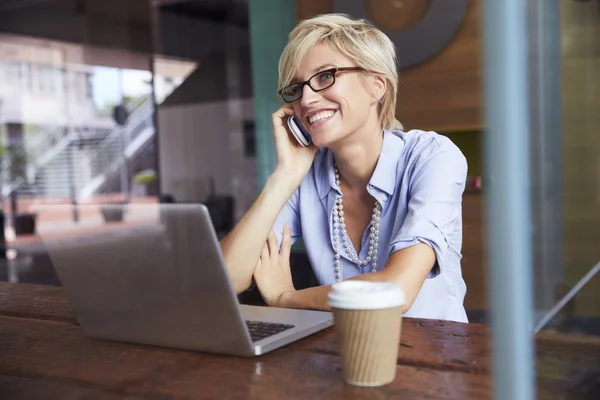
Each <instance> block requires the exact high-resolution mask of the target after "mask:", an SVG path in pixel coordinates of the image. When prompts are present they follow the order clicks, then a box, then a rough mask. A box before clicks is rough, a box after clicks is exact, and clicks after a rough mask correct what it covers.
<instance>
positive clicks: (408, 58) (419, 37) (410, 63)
mask: <svg viewBox="0 0 600 400" xmlns="http://www.w3.org/2000/svg"><path fill="white" fill-rule="evenodd" d="M371 1H376V3H374V4H373V6H382V3H383V1H387V2H389V3H390V4H388V5H387V6H389V5H391V6H392V7H394V8H396V9H398V12H402V8H403V7H404V6H405V5H407V4H409V3H410V0H371ZM420 1H423V0H420ZM468 3H469V0H429V7H428V8H427V10H426V11H425V12H424V13H423V16H422V18H421V19H420V20H418V21H416V23H414V24H412V25H411V26H409V27H407V28H406V29H403V30H389V29H385V28H383V27H381V26H380V25H379V24H378V23H377V21H374V20H373V18H371V17H370V16H369V13H368V11H367V8H366V7H365V0H334V3H333V11H334V12H336V13H344V14H349V15H350V16H352V17H354V18H364V19H366V20H368V21H370V22H371V23H373V24H374V25H376V26H378V28H380V29H381V30H382V31H383V32H385V34H386V35H387V36H388V37H389V38H390V39H391V40H392V42H394V44H395V45H396V48H397V50H398V66H399V67H400V68H409V67H414V66H417V65H419V64H422V63H424V62H425V61H427V60H429V59H431V58H432V57H433V56H435V55H436V54H438V53H439V52H440V51H441V50H442V49H443V48H444V47H445V46H446V45H447V44H448V43H450V41H451V40H452V38H453V37H454V35H455V34H456V32H457V31H458V28H459V27H460V25H461V24H462V21H463V18H464V16H465V14H466V11H467V6H468Z"/></svg>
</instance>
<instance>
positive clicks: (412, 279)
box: [275, 243, 435, 313]
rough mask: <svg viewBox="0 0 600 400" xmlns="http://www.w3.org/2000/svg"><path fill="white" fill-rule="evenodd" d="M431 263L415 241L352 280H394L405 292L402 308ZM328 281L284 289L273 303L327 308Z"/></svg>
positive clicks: (428, 249)
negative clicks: (305, 287) (307, 287)
mask: <svg viewBox="0 0 600 400" xmlns="http://www.w3.org/2000/svg"><path fill="white" fill-rule="evenodd" d="M434 264H435V253H434V251H433V249H432V248H431V247H429V246H428V245H426V244H423V243H418V244H416V245H414V246H411V247H408V248H406V249H402V250H399V251H397V252H395V253H393V254H392V255H391V256H390V258H389V260H388V262H387V264H386V266H385V268H384V269H382V270H381V271H378V272H374V273H370V274H366V275H359V276H356V277H354V278H351V279H353V280H363V281H373V282H391V283H396V284H398V285H399V286H400V287H401V288H402V290H404V293H405V295H406V303H405V304H404V306H403V308H402V312H403V313H404V312H406V311H408V310H409V309H410V307H411V306H412V303H413V302H414V301H415V299H416V298H417V294H419V290H420V289H421V286H422V285H423V282H425V279H427V276H428V275H429V272H430V271H431V268H433V265H434ZM330 290H331V285H328V286H317V287H313V288H309V289H304V290H297V291H288V292H284V293H283V294H282V295H281V296H280V297H279V299H278V301H277V302H276V303H275V305H276V306H277V307H285V308H302V309H312V310H324V311H329V310H330V309H331V308H330V307H329V305H328V304H327V295H328V294H329V291H330Z"/></svg>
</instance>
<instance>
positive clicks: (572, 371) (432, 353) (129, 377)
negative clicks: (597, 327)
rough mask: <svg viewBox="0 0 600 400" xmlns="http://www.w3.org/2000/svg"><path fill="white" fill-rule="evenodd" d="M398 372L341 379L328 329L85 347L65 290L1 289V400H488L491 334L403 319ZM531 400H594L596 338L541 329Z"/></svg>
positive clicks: (0, 285) (599, 343) (599, 385)
mask: <svg viewBox="0 0 600 400" xmlns="http://www.w3.org/2000/svg"><path fill="white" fill-rule="evenodd" d="M402 329H403V330H402V340H401V346H400V351H399V354H398V362H397V364H398V367H397V368H398V370H397V377H396V380H395V381H394V382H392V383H391V384H389V385H387V386H384V387H380V388H368V389H367V388H358V387H352V386H349V385H346V384H344V382H343V379H342V372H341V365H340V358H339V356H338V352H337V342H336V335H335V328H329V329H327V330H325V331H322V332H320V333H317V334H315V335H313V336H311V337H309V338H305V339H303V340H300V341H298V342H296V343H293V344H291V345H289V346H286V347H284V348H281V349H279V350H276V351H274V352H272V353H269V354H266V355H264V356H261V357H258V358H254V359H242V358H233V357H225V356H217V355H209V354H200V353H194V352H187V351H179V350H170V349H163V348H156V347H150V346H139V345H131V344H125V343H116V342H108V341H101V340H92V339H88V338H86V337H85V336H84V335H83V334H82V332H81V330H80V329H79V327H78V325H77V322H76V320H75V318H74V317H73V314H72V313H71V310H70V308H69V305H68V303H67V299H66V297H65V294H64V292H63V289H62V288H60V287H52V286H42V285H28V284H13V283H5V282H0V399H61V400H71V399H108V400H111V399H238V398H239V399H313V398H314V399H485V398H490V397H491V391H492V384H493V382H492V378H491V372H490V348H489V329H488V328H487V327H486V326H483V325H478V324H459V323H449V322H440V321H433V320H419V319H409V318H406V319H405V320H404V323H403V328H402ZM536 347H537V363H538V364H537V376H538V397H539V398H543V399H569V400H570V399H599V398H600V396H599V393H600V378H599V376H600V339H598V338H593V337H577V336H571V335H564V334H552V333H542V334H541V335H539V337H538V339H537V346H536Z"/></svg>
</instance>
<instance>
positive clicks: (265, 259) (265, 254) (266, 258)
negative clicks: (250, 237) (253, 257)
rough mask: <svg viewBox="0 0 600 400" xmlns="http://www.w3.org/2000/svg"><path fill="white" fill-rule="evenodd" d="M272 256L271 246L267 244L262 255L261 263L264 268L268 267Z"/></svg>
mask: <svg viewBox="0 0 600 400" xmlns="http://www.w3.org/2000/svg"><path fill="white" fill-rule="evenodd" d="M270 259H271V256H270V255H269V246H268V245H267V244H266V243H265V245H264V246H263V248H262V251H261V253H260V260H259V261H260V262H261V264H262V265H263V266H267V265H268V263H269V260H270Z"/></svg>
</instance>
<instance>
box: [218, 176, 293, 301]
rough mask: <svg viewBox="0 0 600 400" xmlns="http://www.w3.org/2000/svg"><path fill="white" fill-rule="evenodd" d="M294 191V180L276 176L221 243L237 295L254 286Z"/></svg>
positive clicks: (268, 182)
mask: <svg viewBox="0 0 600 400" xmlns="http://www.w3.org/2000/svg"><path fill="white" fill-rule="evenodd" d="M294 190H295V187H294V185H293V184H292V183H290V179H286V177H285V176H282V175H278V174H277V173H273V174H272V175H271V176H269V178H268V179H267V182H266V184H265V187H264V189H263V190H262V192H261V193H260V195H259V196H258V198H257V199H256V201H255V202H254V204H252V207H250V209H249V210H248V211H247V212H246V214H245V215H244V216H243V217H242V218H241V219H240V221H239V222H238V223H237V224H236V225H235V227H234V228H233V229H232V230H231V232H229V233H228V234H227V236H225V237H224V238H223V239H222V240H221V243H220V245H221V251H222V253H223V258H224V260H225V265H227V269H228V271H229V276H230V278H231V281H232V283H233V287H234V289H235V291H236V293H238V294H239V293H241V292H243V291H244V290H246V289H247V288H248V287H249V286H250V284H251V282H252V274H253V273H254V268H255V265H256V260H258V258H259V257H260V254H261V250H262V248H263V245H264V243H265V241H266V240H267V235H268V234H269V230H270V229H271V227H272V226H273V224H274V223H275V220H276V218H277V216H278V214H279V212H280V211H281V209H282V208H283V206H284V205H285V203H286V201H287V200H288V198H289V197H290V196H291V195H292V193H293V191H294Z"/></svg>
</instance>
